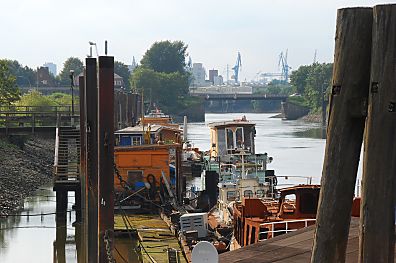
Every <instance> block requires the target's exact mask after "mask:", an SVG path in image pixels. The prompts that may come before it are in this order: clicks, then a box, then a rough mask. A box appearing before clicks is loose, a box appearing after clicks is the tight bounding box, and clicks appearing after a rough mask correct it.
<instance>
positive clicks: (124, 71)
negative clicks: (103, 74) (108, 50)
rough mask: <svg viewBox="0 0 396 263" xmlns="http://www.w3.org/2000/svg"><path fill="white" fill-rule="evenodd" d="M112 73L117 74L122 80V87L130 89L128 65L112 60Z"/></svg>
mask: <svg viewBox="0 0 396 263" xmlns="http://www.w3.org/2000/svg"><path fill="white" fill-rule="evenodd" d="M114 73H116V74H118V75H119V76H120V77H122V78H123V80H124V88H125V89H126V90H131V85H130V83H129V75H130V73H129V69H128V66H127V65H125V64H124V63H122V62H119V61H115V62H114Z"/></svg>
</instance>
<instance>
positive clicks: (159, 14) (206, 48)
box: [0, 0, 395, 80]
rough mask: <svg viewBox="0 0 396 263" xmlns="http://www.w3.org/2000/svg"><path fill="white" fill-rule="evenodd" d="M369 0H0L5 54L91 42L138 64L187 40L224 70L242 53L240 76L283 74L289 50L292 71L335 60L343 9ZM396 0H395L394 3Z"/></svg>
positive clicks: (194, 54) (24, 60)
mask: <svg viewBox="0 0 396 263" xmlns="http://www.w3.org/2000/svg"><path fill="white" fill-rule="evenodd" d="M391 2H392V1H370V0H361V1H355V0H349V1H347V0H299V1H298V0H271V1H270V0H217V1H216V0H157V1H154V0H68V1H65V0H12V1H11V0H0V4H1V5H0V12H1V15H0V28H1V38H0V58H8V59H15V60H18V61H19V62H20V63H21V64H23V65H28V66H29V67H32V68H35V67H37V66H40V65H42V64H43V63H45V62H54V63H55V64H57V66H58V72H59V71H60V70H61V68H62V66H63V62H64V61H65V60H66V59H67V58H68V57H71V56H75V57H79V58H80V59H84V58H85V57H86V55H87V54H88V53H89V44H88V41H93V42H96V43H97V44H98V48H99V53H100V54H104V40H108V42H109V54H110V55H114V56H115V59H116V60H118V61H121V62H123V63H125V64H131V62H132V57H133V56H135V58H136V60H137V61H140V59H141V58H142V56H143V54H144V52H145V51H146V50H147V49H148V48H149V47H150V45H151V44H152V43H154V42H155V41H159V40H182V41H183V42H185V43H186V44H187V45H188V53H189V54H190V56H191V58H192V60H193V62H202V63H203V64H204V67H205V68H206V69H207V70H209V69H212V68H215V69H218V70H219V73H220V74H222V75H224V77H225V75H226V73H225V69H226V66H227V64H229V65H230V68H231V67H232V66H233V65H234V64H235V62H236V57H237V52H238V51H239V52H241V56H242V72H241V73H240V74H241V78H240V79H241V80H244V79H245V78H246V79H248V80H249V79H253V78H255V76H256V74H257V73H258V72H260V71H261V72H278V71H279V69H278V60H279V54H280V52H282V51H283V52H284V51H286V49H288V63H289V66H291V67H292V69H297V68H298V67H299V66H300V65H304V64H310V63H312V61H313V59H314V53H315V50H317V60H318V61H319V62H332V60H333V51H334V34H335V21H336V13H337V9H338V8H342V7H354V6H374V5H376V4H382V3H391ZM393 2H395V1H393Z"/></svg>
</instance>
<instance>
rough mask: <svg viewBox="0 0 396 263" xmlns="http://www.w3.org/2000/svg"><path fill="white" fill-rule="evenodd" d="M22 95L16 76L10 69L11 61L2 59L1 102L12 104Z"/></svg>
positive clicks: (0, 67)
mask: <svg viewBox="0 0 396 263" xmlns="http://www.w3.org/2000/svg"><path fill="white" fill-rule="evenodd" d="M19 97H20V93H19V90H18V88H17V86H16V77H15V76H13V75H12V74H11V72H10V69H9V61H7V60H0V104H1V105H10V104H12V103H13V102H14V101H17V100H18V99H19Z"/></svg>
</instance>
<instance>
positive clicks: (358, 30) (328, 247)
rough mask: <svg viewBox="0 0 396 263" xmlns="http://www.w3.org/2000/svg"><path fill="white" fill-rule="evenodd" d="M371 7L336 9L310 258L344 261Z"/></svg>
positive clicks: (358, 146) (366, 81)
mask: <svg viewBox="0 0 396 263" xmlns="http://www.w3.org/2000/svg"><path fill="white" fill-rule="evenodd" d="M371 27H372V8H346V9H339V10H338V13H337V29H336V38H335V39H336V42H335V51H334V69H333V87H332V92H331V97H330V109H329V123H328V128H327V142H326V150H325V158H324V163H323V172H322V180H321V191H320V197H319V204H318V213H317V217H316V233H315V240H314V246H313V251H312V257H311V262H318V263H319V262H321V263H322V262H344V261H345V252H346V245H347V240H348V233H349V225H350V220H351V208H352V200H353V194H354V189H355V182H356V175H357V170H358V164H359V157H360V150H361V146H362V140H363V131H364V125H365V116H366V111H367V96H368V86H369V81H370V77H369V76H370V58H371Z"/></svg>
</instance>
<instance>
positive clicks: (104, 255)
mask: <svg viewBox="0 0 396 263" xmlns="http://www.w3.org/2000/svg"><path fill="white" fill-rule="evenodd" d="M98 114H99V115H98V138H99V142H98V145H99V148H98V150H99V152H98V168H99V170H98V171H99V186H98V190H99V192H98V200H99V204H98V215H99V233H98V239H99V240H98V244H99V251H98V252H99V254H98V256H99V260H98V262H101V263H102V262H103V263H105V262H106V263H107V262H108V254H109V253H110V254H111V249H112V247H113V236H114V235H113V230H114V57H110V56H101V57H99V109H98Z"/></svg>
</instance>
